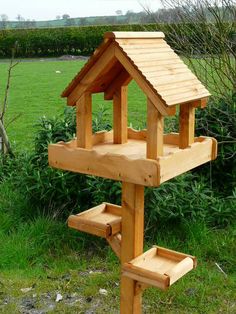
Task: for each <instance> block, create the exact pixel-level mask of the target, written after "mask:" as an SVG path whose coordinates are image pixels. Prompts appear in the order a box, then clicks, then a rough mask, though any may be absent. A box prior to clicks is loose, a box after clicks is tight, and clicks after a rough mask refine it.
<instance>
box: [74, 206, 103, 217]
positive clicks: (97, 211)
mask: <svg viewBox="0 0 236 314" xmlns="http://www.w3.org/2000/svg"><path fill="white" fill-rule="evenodd" d="M105 209H106V203H102V204H100V205H98V206H95V207H93V208H90V209H87V210H85V211H83V212H82V213H79V214H77V215H76V217H81V216H83V217H86V218H89V217H93V216H94V215H98V214H100V213H102V212H104V211H105Z"/></svg>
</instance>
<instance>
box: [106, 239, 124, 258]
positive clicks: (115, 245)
mask: <svg viewBox="0 0 236 314" xmlns="http://www.w3.org/2000/svg"><path fill="white" fill-rule="evenodd" d="M107 242H108V243H109V244H110V246H111V248H112V250H113V251H114V253H115V254H116V256H117V257H118V258H119V259H120V254H121V253H120V252H121V239H120V236H119V234H118V235H117V234H115V235H113V236H110V237H108V238H107Z"/></svg>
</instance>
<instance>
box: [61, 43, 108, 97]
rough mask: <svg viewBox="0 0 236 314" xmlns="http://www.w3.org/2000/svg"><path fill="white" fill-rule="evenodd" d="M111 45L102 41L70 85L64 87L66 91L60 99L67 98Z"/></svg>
mask: <svg viewBox="0 0 236 314" xmlns="http://www.w3.org/2000/svg"><path fill="white" fill-rule="evenodd" d="M110 44H111V41H110V40H104V41H103V43H102V44H101V45H100V46H99V47H98V48H97V49H96V50H95V51H94V53H93V55H92V56H91V57H90V58H89V60H88V61H87V62H86V64H85V65H84V66H83V68H82V69H81V70H80V72H79V73H78V74H77V75H76V76H75V77H74V78H73V80H72V81H71V82H70V84H69V85H68V86H67V87H66V89H65V90H64V91H63V92H62V94H61V96H62V97H68V96H69V95H70V93H71V92H72V91H73V90H74V88H76V86H77V85H78V83H79V82H80V80H81V79H82V78H83V77H84V75H85V74H86V73H87V72H88V71H89V70H90V68H91V67H92V66H93V65H94V63H95V62H96V61H97V60H98V58H99V57H100V56H101V55H102V54H103V52H104V51H105V50H106V49H107V48H108V47H109V45H110Z"/></svg>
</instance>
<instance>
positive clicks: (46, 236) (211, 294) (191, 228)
mask: <svg viewBox="0 0 236 314" xmlns="http://www.w3.org/2000/svg"><path fill="white" fill-rule="evenodd" d="M0 193H1V195H3V199H2V201H1V202H0V215H1V220H0V243H1V246H0V313H6V314H8V313H32V314H33V313H41V312H40V311H42V313H45V312H46V311H49V312H50V313H75V314H76V313H81V314H82V313H87V314H88V313H109V314H115V313H118V312H119V310H118V309H119V274H120V270H119V262H118V259H117V258H116V257H115V256H114V254H113V252H112V251H111V249H110V248H109V247H108V246H107V244H106V242H105V241H104V240H102V239H99V238H96V237H93V236H89V235H84V234H83V233H79V232H76V231H74V230H71V229H68V228H67V226H66V224H65V223H62V222H58V221H53V220H51V219H47V218H40V217H39V218H37V219H35V220H34V221H30V220H28V221H26V220H25V219H24V221H23V220H17V219H16V218H15V217H17V211H18V210H20V207H24V206H25V208H26V206H27V205H26V204H25V203H24V197H23V196H22V195H18V194H17V192H14V191H12V190H11V189H10V186H8V185H7V184H2V185H1V186H0ZM12 212H14V213H15V215H14V216H13V215H12ZM235 236H236V234H235V228H234V226H232V227H230V228H227V229H223V230H216V229H215V230H214V229H213V230H210V229H209V228H207V227H206V226H205V225H204V223H200V222H199V223H193V222H191V221H190V222H187V221H186V222H183V223H181V224H179V225H178V226H172V227H171V226H168V228H166V227H163V226H157V230H156V235H155V237H154V238H153V239H152V241H153V242H152V243H155V244H158V245H160V246H164V247H168V248H172V249H175V250H179V251H181V252H186V253H189V254H195V255H196V256H197V257H198V267H197V268H196V270H194V271H192V272H190V273H189V274H188V275H186V276H184V277H183V278H182V279H181V280H179V281H178V282H177V283H175V284H174V285H173V286H172V287H171V288H170V289H169V290H168V291H165V292H163V291H160V290H158V289H155V288H150V289H147V290H146V291H145V293H144V298H143V301H144V302H143V312H144V313H146V314H155V313H166V314H169V313H173V314H174V313H181V314H182V313H186V314H187V313H212V314H213V313H232V314H233V313H235V312H236V302H235V296H236V294H235V291H236V272H235V252H236V241H235ZM148 242H149V241H148ZM148 242H146V249H147V248H149V247H150V246H151V245H152V243H148ZM216 263H217V264H218V265H220V267H221V268H222V269H223V270H224V272H225V273H223V272H221V271H220V270H219V268H218V267H217V265H216ZM26 288H29V289H28V291H27V290H24V289H26ZM21 289H23V290H21ZM100 289H105V290H106V294H105V295H104V294H101V292H100ZM59 293H60V294H61V295H62V297H63V299H62V300H61V301H60V302H56V301H55V300H56V296H57V294H59ZM36 310H37V311H39V312H34V311H36Z"/></svg>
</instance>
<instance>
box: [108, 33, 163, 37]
mask: <svg viewBox="0 0 236 314" xmlns="http://www.w3.org/2000/svg"><path fill="white" fill-rule="evenodd" d="M104 38H117V39H132V38H135V39H145V38H165V34H164V33H163V32H106V33H105V34H104Z"/></svg>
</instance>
